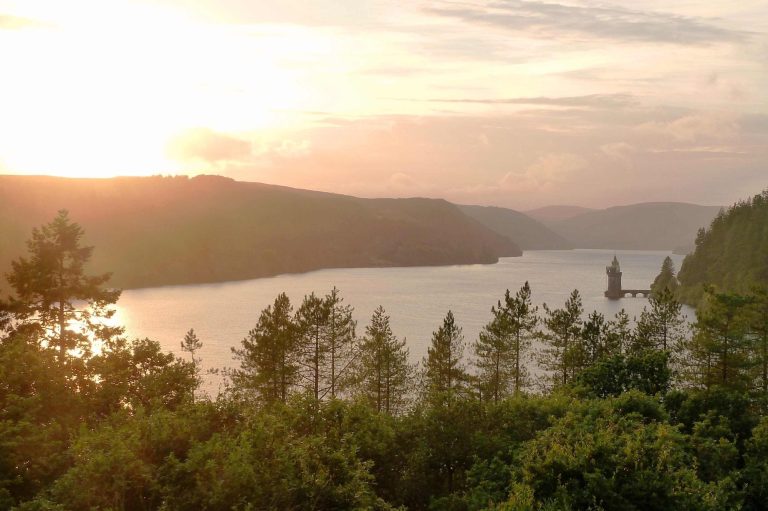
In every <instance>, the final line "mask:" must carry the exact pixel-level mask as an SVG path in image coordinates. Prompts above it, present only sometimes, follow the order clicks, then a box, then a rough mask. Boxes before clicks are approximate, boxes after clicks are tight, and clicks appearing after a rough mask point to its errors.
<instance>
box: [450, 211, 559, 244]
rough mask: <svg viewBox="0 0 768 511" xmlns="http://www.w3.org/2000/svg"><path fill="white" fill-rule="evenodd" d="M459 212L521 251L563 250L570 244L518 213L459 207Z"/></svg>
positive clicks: (538, 223)
mask: <svg viewBox="0 0 768 511" xmlns="http://www.w3.org/2000/svg"><path fill="white" fill-rule="evenodd" d="M459 208H460V209H461V211H462V212H463V213H464V214H465V215H467V216H469V217H471V218H474V219H475V220H477V221H478V222H480V223H481V224H483V225H485V226H486V227H488V228H490V229H492V230H494V231H496V232H497V233H499V234H501V235H503V236H506V237H507V238H509V239H511V240H514V241H515V243H516V244H517V245H518V246H519V247H520V248H521V249H523V250H564V249H569V248H572V246H571V244H570V243H569V242H568V241H567V240H565V238H563V237H562V236H560V235H559V234H556V233H555V232H553V231H552V230H550V229H549V228H548V227H547V226H545V225H544V224H542V223H541V222H538V221H536V220H534V219H532V218H530V217H528V216H527V215H525V214H523V213H520V212H518V211H515V210H512V209H507V208H499V207H493V206H488V207H486V206H459Z"/></svg>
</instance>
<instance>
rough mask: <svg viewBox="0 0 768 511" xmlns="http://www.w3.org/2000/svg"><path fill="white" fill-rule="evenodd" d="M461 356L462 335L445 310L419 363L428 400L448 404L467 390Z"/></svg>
mask: <svg viewBox="0 0 768 511" xmlns="http://www.w3.org/2000/svg"><path fill="white" fill-rule="evenodd" d="M463 355H464V335H463V334H462V332H461V327H459V326H458V325H457V324H456V320H455V318H454V316H453V312H451V311H448V314H447V315H446V316H445V319H444V320H443V324H442V325H440V328H438V329H437V331H435V332H434V333H433V334H432V345H431V346H430V347H429V348H428V350H427V356H426V358H425V359H424V362H423V365H424V382H425V390H426V392H427V396H428V397H429V398H430V399H434V400H436V401H437V402H447V403H448V404H449V405H450V403H451V402H452V401H454V400H455V399H456V398H457V397H459V396H461V395H462V394H464V393H465V392H466V391H467V384H468V383H469V381H470V378H469V374H468V373H467V371H466V369H465V367H464V363H463V361H462V357H463Z"/></svg>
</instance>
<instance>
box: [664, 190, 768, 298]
mask: <svg viewBox="0 0 768 511" xmlns="http://www.w3.org/2000/svg"><path fill="white" fill-rule="evenodd" d="M679 278H680V283H681V284H682V289H681V296H682V298H683V299H684V300H686V301H689V302H691V303H694V302H695V301H697V300H699V299H700V297H701V296H702V294H703V293H704V286H707V285H713V286H716V287H717V288H719V289H722V290H727V291H730V292H735V293H750V292H751V291H752V288H753V287H754V286H756V285H757V286H766V285H768V190H766V191H764V192H763V193H762V194H760V195H755V196H754V197H752V198H751V199H748V200H744V201H741V202H738V203H736V204H735V205H733V206H732V207H730V208H729V209H728V210H727V211H722V212H721V213H720V214H718V215H717V216H716V217H715V219H714V220H713V221H712V224H711V225H710V226H709V227H708V228H706V229H700V230H699V232H698V235H697V236H696V248H695V251H694V252H693V253H692V254H690V255H689V256H687V257H686V258H685V260H684V261H683V265H682V267H681V268H680V274H679Z"/></svg>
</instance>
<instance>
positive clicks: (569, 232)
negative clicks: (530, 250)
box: [542, 202, 720, 250]
mask: <svg viewBox="0 0 768 511" xmlns="http://www.w3.org/2000/svg"><path fill="white" fill-rule="evenodd" d="M718 211H720V207H719V206H700V205H697V204H684V203H680V202H647V203H642V204H631V205H628V206H616V207H612V208H607V209H601V210H596V211H587V212H584V213H581V214H577V215H575V216H573V217H570V218H565V219H562V220H556V221H546V220H542V222H543V223H544V224H545V225H547V227H549V228H551V229H552V230H553V231H555V232H556V233H558V234H559V235H560V236H562V237H564V238H565V239H567V240H569V241H570V242H572V243H573V245H574V247H575V248H607V249H618V250H674V249H676V248H678V247H684V246H688V245H692V244H693V240H694V238H695V237H696V231H697V230H698V229H700V228H702V227H706V226H707V225H709V223H710V222H711V221H712V219H713V218H714V217H715V215H716V214H717V213H718Z"/></svg>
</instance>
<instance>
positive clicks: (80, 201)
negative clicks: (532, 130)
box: [0, 176, 521, 291]
mask: <svg viewBox="0 0 768 511" xmlns="http://www.w3.org/2000/svg"><path fill="white" fill-rule="evenodd" d="M62 208H63V209H68V210H69V212H70V217H71V218H72V219H73V220H74V221H76V222H78V223H79V224H81V225H82V226H83V228H84V229H85V231H86V239H85V242H86V243H87V244H90V245H94V246H95V247H96V251H95V253H94V256H93V260H92V264H93V267H92V270H93V271H113V272H114V277H113V280H112V284H113V285H115V286H118V287H125V288H131V287H147V286H158V285H167V284H185V283H198V282H219V281H225V280H237V279H247V278H255V277H263V276H270V275H276V274H280V273H291V272H302V271H308V270H314V269H320V268H336V267H378V266H381V267H384V266H421V265H446V264H471V263H494V262H496V261H497V260H498V258H499V257H502V256H519V255H521V251H520V249H519V248H518V247H517V246H516V245H515V244H514V243H513V242H512V241H511V240H509V239H508V238H506V237H504V236H501V235H500V234H498V233H496V232H494V231H492V230H490V229H488V228H487V227H485V226H483V225H481V224H480V223H479V222H476V221H475V220H473V219H470V218H469V217H467V216H466V215H464V214H463V213H462V212H461V211H460V210H459V208H458V207H456V206H455V205H453V204H450V203H448V202H446V201H444V200H439V199H420V198H414V199H360V198H356V197H350V196H344V195H334V194H329V193H321V192H312V191H308V190H296V189H291V188H285V187H279V186H271V185H264V184H259V183H247V182H238V181H233V180H231V179H228V178H223V177H218V176H198V177H195V178H187V177H185V176H183V177H131V178H111V179H67V178H55V177H43V176H0V230H1V231H2V233H3V240H2V244H0V271H2V272H5V271H7V270H8V269H9V267H10V261H11V260H13V259H15V258H16V257H18V256H20V255H22V254H23V253H24V252H25V245H24V243H25V240H26V239H27V238H28V237H29V233H30V231H31V229H32V228H33V227H36V226H39V225H42V224H44V223H47V222H48V221H50V220H51V219H52V218H53V217H54V216H55V214H56V212H57V210H59V209H62ZM3 287H5V286H3ZM3 291H7V288H5V290H3Z"/></svg>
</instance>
